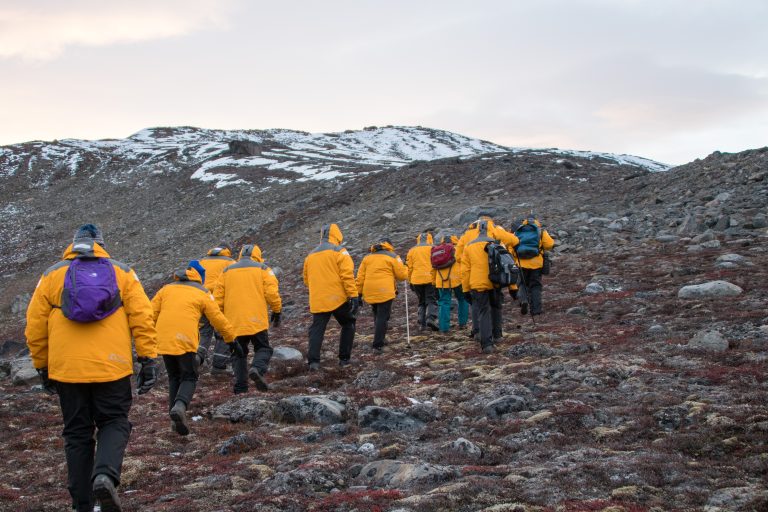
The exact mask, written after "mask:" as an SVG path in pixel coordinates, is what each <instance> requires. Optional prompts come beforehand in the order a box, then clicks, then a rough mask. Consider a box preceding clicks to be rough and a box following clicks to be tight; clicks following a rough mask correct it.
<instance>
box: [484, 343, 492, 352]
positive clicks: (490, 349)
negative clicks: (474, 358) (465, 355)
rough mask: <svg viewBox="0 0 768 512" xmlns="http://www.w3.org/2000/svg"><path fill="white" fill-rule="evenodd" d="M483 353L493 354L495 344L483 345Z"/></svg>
mask: <svg viewBox="0 0 768 512" xmlns="http://www.w3.org/2000/svg"><path fill="white" fill-rule="evenodd" d="M483 354H493V345H486V346H484V347H483Z"/></svg>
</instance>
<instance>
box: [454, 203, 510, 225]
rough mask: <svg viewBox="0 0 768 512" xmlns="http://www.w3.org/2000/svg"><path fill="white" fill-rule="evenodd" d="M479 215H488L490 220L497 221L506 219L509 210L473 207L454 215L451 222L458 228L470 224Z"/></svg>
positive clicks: (486, 206)
mask: <svg viewBox="0 0 768 512" xmlns="http://www.w3.org/2000/svg"><path fill="white" fill-rule="evenodd" d="M481 215H488V216H489V217H491V218H492V219H497V218H498V217H508V216H509V210H508V209H507V208H504V207H503V206H493V205H485V206H482V205H481V206H473V207H471V208H467V209H466V210H464V211H463V212H461V213H460V214H458V215H456V217H454V219H453V220H454V222H455V223H456V224H459V225H460V226H466V225H467V224H469V223H470V222H472V221H475V220H477V219H478V218H480V216H481Z"/></svg>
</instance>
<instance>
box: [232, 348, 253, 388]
mask: <svg viewBox="0 0 768 512" xmlns="http://www.w3.org/2000/svg"><path fill="white" fill-rule="evenodd" d="M250 339H251V337H250V336H238V337H237V338H235V341H233V342H232V343H239V344H240V346H241V347H243V354H244V355H243V357H237V356H232V370H233V371H234V374H235V385H234V389H233V391H234V392H235V394H238V393H245V392H246V391H248V345H249V344H250V343H249V342H250Z"/></svg>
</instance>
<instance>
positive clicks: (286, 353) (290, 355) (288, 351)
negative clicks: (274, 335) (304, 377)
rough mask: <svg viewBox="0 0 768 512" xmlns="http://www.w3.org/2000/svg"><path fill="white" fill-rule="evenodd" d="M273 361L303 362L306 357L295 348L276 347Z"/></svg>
mask: <svg viewBox="0 0 768 512" xmlns="http://www.w3.org/2000/svg"><path fill="white" fill-rule="evenodd" d="M272 359H274V360H275V361H295V362H303V361H304V356H303V355H302V354H301V352H299V351H298V350H296V349H295V348H293V347H275V349H274V352H272Z"/></svg>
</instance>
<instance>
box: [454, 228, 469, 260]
mask: <svg viewBox="0 0 768 512" xmlns="http://www.w3.org/2000/svg"><path fill="white" fill-rule="evenodd" d="M466 245H467V234H466V233H464V234H463V235H461V238H459V243H457V244H456V261H461V258H462V257H463V256H464V247H466Z"/></svg>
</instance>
